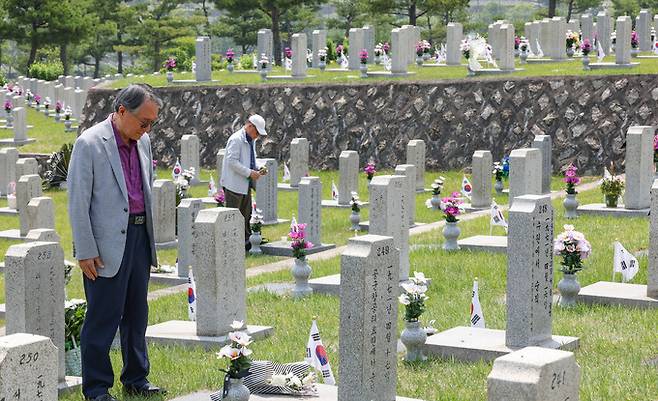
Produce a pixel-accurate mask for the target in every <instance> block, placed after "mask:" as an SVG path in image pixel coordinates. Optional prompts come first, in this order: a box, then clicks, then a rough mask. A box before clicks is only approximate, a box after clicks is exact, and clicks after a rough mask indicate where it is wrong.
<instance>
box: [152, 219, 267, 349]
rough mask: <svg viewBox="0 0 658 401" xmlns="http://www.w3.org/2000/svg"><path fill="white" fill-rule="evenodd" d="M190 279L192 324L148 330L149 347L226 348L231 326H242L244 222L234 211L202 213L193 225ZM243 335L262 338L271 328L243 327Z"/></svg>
mask: <svg viewBox="0 0 658 401" xmlns="http://www.w3.org/2000/svg"><path fill="white" fill-rule="evenodd" d="M193 231H194V233H193V239H192V241H193V248H192V253H193V255H194V278H195V281H196V299H197V311H196V322H192V321H176V320H174V321H168V322H164V323H160V324H157V325H154V326H149V327H148V329H147V331H146V337H147V339H148V340H149V341H151V342H159V343H164V344H179V345H189V346H218V345H223V344H226V343H227V342H229V339H228V333H229V332H231V331H235V330H233V329H232V328H231V324H232V322H233V321H235V320H238V321H243V322H244V323H245V325H246V322H247V295H246V294H247V292H246V285H247V279H246V273H245V268H244V267H245V253H244V218H243V217H242V214H240V211H239V210H238V209H231V208H223V207H218V208H212V209H203V210H201V211H200V212H199V214H198V215H197V218H196V220H195V222H194V230H193ZM246 331H247V333H248V334H249V335H250V336H252V337H254V338H262V337H264V336H268V335H270V334H271V333H272V328H271V327H265V326H246Z"/></svg>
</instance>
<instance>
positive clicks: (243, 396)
mask: <svg viewBox="0 0 658 401" xmlns="http://www.w3.org/2000/svg"><path fill="white" fill-rule="evenodd" d="M250 395H251V393H250V392H249V389H248V388H247V386H245V385H244V379H233V378H230V379H229V385H228V393H227V394H226V395H225V396H224V397H223V398H222V400H223V401H248V400H249V396H250Z"/></svg>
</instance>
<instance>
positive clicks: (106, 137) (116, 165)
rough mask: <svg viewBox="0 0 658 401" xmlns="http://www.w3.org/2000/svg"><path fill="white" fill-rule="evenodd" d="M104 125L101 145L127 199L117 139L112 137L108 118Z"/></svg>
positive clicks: (112, 133) (112, 131) (112, 132)
mask: <svg viewBox="0 0 658 401" xmlns="http://www.w3.org/2000/svg"><path fill="white" fill-rule="evenodd" d="M105 125H106V126H105V134H103V147H104V148H105V152H106V153H107V158H108V159H109V160H110V166H111V167H112V172H113V173H114V177H115V178H116V179H117V183H119V188H121V192H122V193H123V196H124V197H125V198H126V200H128V189H127V188H126V178H125V177H124V175H123V168H122V167H121V159H120V158H119V148H118V146H117V141H116V139H115V138H114V130H113V129H112V123H111V122H110V118H108V119H107V120H105Z"/></svg>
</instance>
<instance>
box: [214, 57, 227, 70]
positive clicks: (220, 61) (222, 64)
mask: <svg viewBox="0 0 658 401" xmlns="http://www.w3.org/2000/svg"><path fill="white" fill-rule="evenodd" d="M211 57H212V70H213V71H219V70H225V69H226V64H228V62H227V61H226V57H222V56H221V55H219V54H212V55H211Z"/></svg>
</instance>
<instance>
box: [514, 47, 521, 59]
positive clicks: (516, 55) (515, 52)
mask: <svg viewBox="0 0 658 401" xmlns="http://www.w3.org/2000/svg"><path fill="white" fill-rule="evenodd" d="M520 55H521V50H519V49H518V48H517V49H514V57H519V56H520Z"/></svg>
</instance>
